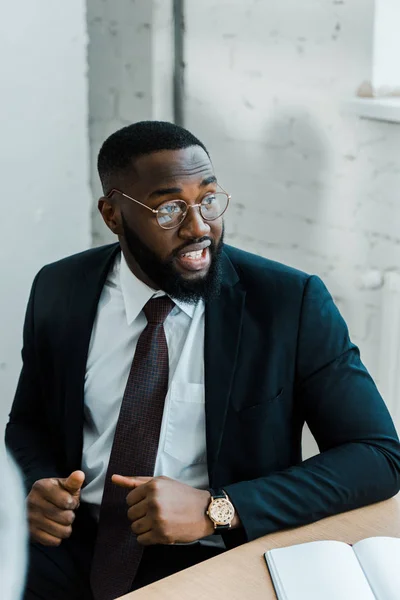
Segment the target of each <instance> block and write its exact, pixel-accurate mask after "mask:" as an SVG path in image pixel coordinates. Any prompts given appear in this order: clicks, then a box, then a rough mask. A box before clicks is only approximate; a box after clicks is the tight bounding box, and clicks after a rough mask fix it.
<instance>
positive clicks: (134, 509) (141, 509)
mask: <svg viewBox="0 0 400 600" xmlns="http://www.w3.org/2000/svg"><path fill="white" fill-rule="evenodd" d="M146 514H147V502H146V501H145V500H142V501H141V502H138V503H137V504H134V505H133V506H131V507H130V508H129V510H128V519H129V520H130V521H132V522H133V521H137V520H138V519H143V517H145V516H146Z"/></svg>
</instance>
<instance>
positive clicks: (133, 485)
mask: <svg viewBox="0 0 400 600" xmlns="http://www.w3.org/2000/svg"><path fill="white" fill-rule="evenodd" d="M112 481H113V483H115V484H116V485H119V486H120V487H124V488H127V489H128V490H131V491H130V492H129V493H128V494H127V497H126V503H127V505H128V518H129V520H130V521H131V529H132V531H133V533H134V534H135V535H136V536H137V540H138V542H139V543H140V544H143V545H144V546H149V545H152V544H175V543H177V542H193V541H195V540H198V539H200V538H202V537H205V536H207V535H211V534H212V533H213V532H214V527H213V525H212V523H211V521H210V519H209V518H208V517H207V516H206V509H207V506H208V504H209V502H210V493H209V492H208V491H207V490H198V489H195V488H193V487H191V486H189V485H186V484H184V483H180V482H179V481H174V480H173V479H169V478H168V477H123V476H121V475H113V476H112Z"/></svg>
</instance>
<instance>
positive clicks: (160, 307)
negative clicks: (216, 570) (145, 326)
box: [143, 296, 175, 325]
mask: <svg viewBox="0 0 400 600" xmlns="http://www.w3.org/2000/svg"><path fill="white" fill-rule="evenodd" d="M174 306H175V302H173V301H172V300H171V298H169V297H168V296H161V297H160V298H151V300H149V301H148V302H147V304H145V306H144V308H143V310H144V314H145V315H146V318H147V321H148V323H153V324H154V325H157V324H158V325H160V324H162V323H164V321H165V319H166V318H167V317H168V315H169V313H170V312H171V310H172V309H173V307H174Z"/></svg>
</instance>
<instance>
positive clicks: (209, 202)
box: [200, 192, 229, 221]
mask: <svg viewBox="0 0 400 600" xmlns="http://www.w3.org/2000/svg"><path fill="white" fill-rule="evenodd" d="M228 202H229V198H228V195H227V194H224V193H223V192H217V193H215V194H208V196H206V197H205V198H203V201H202V203H201V209H200V210H201V216H202V217H203V219H204V220H205V221H214V220H215V219H218V217H220V216H221V215H222V214H223V213H224V212H225V211H226V208H227V206H228Z"/></svg>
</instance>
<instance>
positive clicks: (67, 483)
mask: <svg viewBox="0 0 400 600" xmlns="http://www.w3.org/2000/svg"><path fill="white" fill-rule="evenodd" d="M84 481H85V473H84V472H83V471H74V472H73V473H71V475H70V476H69V477H67V478H66V479H59V480H58V482H59V484H60V486H61V487H62V488H63V489H64V490H67V492H69V493H70V494H72V495H73V496H77V495H79V492H80V491H81V487H82V486H83V482H84Z"/></svg>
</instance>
